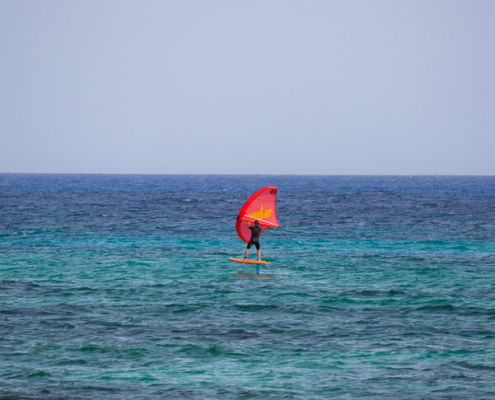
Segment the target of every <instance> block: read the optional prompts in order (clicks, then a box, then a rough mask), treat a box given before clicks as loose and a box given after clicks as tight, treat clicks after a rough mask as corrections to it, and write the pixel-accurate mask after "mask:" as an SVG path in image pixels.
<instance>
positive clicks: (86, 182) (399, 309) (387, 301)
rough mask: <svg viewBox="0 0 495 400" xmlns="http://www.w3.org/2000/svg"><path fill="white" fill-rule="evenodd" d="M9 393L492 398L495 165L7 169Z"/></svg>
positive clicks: (3, 367) (1, 394) (2, 253)
mask: <svg viewBox="0 0 495 400" xmlns="http://www.w3.org/2000/svg"><path fill="white" fill-rule="evenodd" d="M267 185H273V186H278V187H279V191H278V209H277V212H278V217H279V223H280V228H278V229H273V228H271V229H268V230H267V231H266V232H264V233H263V234H262V235H261V253H262V258H263V259H266V260H268V261H270V262H271V264H270V265H268V266H262V267H261V270H262V272H263V273H266V274H273V275H275V276H276V278H277V279H275V280H270V281H268V280H267V281H264V280H253V279H242V278H240V276H241V277H242V276H244V275H242V274H241V275H238V274H239V273H253V272H255V267H253V266H251V265H243V264H236V263H233V262H230V261H228V260H227V258H228V257H238V258H239V257H242V256H243V252H244V249H245V243H244V242H242V241H241V240H240V239H239V238H238V237H237V234H236V231H235V218H236V216H237V213H238V212H239V209H240V208H241V206H242V205H243V204H244V202H245V201H246V200H247V199H248V197H249V196H250V195H251V194H253V193H254V192H255V191H257V190H258V189H260V188H262V187H264V186H267ZM250 257H251V258H254V257H255V251H252V252H251V254H250ZM0 398H9V399H10V398H12V399H16V398H19V399H38V398H70V399H90V398H108V399H122V398H132V399H146V398H166V399H357V398H367V399H483V398H484V399H488V398H490V399H494V398H495V177H436V176H427V177H422V176H412V177H405V176H401V177H393V176H389V177H379V176H361V177H359V176H269V175H266V176H227V175H224V176H220V175H219V176H215V175H204V176H201V175H195V176H193V175H184V176H177V175H175V176H172V175H169V176H167V175H163V176H159V175H29V174H28V175H24V174H0Z"/></svg>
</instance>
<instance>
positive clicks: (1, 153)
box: [0, 0, 495, 175]
mask: <svg viewBox="0 0 495 400" xmlns="http://www.w3.org/2000/svg"><path fill="white" fill-rule="evenodd" d="M0 55H1V62H0V89H1V90H0V172H43V173H52V172H61V173H164V174H168V173H219V174H238V173H239V174H484V175H495V1H493V0H488V1H472V0H469V1H455V0H445V1H441V0H427V1H421V0H414V1H413V0H410V1H396V0H392V1H368V0H367V1H349V0H345V1H308V0H304V1H303V0H301V1H287V0H284V1H267V0H263V1H252V0H250V1H231V0H229V1H204V0H201V1H179V0H177V1H132V2H130V1H120V0H119V1H100V0H98V1H86V0H85V1H22V0H20V1H18V0H15V1H14V0H11V1H9V0H3V1H1V2H0Z"/></svg>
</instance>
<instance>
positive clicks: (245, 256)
mask: <svg viewBox="0 0 495 400" xmlns="http://www.w3.org/2000/svg"><path fill="white" fill-rule="evenodd" d="M252 245H253V244H252V243H251V242H249V243H248V245H247V247H246V253H245V254H244V259H247V256H248V254H249V249H250V248H251V246H252Z"/></svg>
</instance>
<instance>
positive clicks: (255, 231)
mask: <svg viewBox="0 0 495 400" xmlns="http://www.w3.org/2000/svg"><path fill="white" fill-rule="evenodd" d="M248 224H249V225H251V224H250V223H249V222H248ZM249 229H250V230H251V240H250V241H249V243H248V244H247V248H246V254H245V255H244V259H245V260H246V259H247V256H248V254H249V249H250V248H251V247H252V246H253V244H254V245H255V246H256V250H258V261H261V252H260V240H259V239H260V233H261V228H260V223H259V221H254V226H250V227H249Z"/></svg>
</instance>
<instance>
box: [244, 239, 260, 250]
mask: <svg viewBox="0 0 495 400" xmlns="http://www.w3.org/2000/svg"><path fill="white" fill-rule="evenodd" d="M253 244H254V245H255V246H256V250H259V249H260V242H258V241H257V240H256V241H254V242H253V241H252V240H251V241H250V242H249V243H248V244H247V248H248V249H250V248H251V247H252V246H253Z"/></svg>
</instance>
